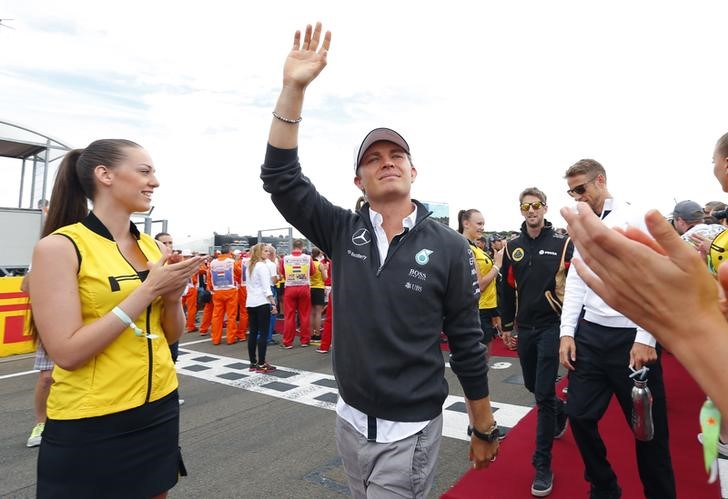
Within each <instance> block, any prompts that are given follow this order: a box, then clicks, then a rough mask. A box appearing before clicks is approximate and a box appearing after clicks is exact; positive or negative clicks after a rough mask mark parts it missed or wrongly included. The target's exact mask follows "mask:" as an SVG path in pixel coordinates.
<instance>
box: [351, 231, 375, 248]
mask: <svg viewBox="0 0 728 499" xmlns="http://www.w3.org/2000/svg"><path fill="white" fill-rule="evenodd" d="M351 242H352V243H354V244H355V245H356V246H364V245H365V244H369V243H370V242H372V237H371V236H370V235H369V231H368V230H367V229H359V230H358V231H356V232H354V235H353V236H351Z"/></svg>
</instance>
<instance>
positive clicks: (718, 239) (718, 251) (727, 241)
mask: <svg viewBox="0 0 728 499" xmlns="http://www.w3.org/2000/svg"><path fill="white" fill-rule="evenodd" d="M726 250H728V230H724V231H723V232H721V233H720V234H718V235H717V236H715V239H713V241H712V242H711V243H710V252H709V253H708V270H710V271H711V272H712V273H713V274H714V275H717V274H718V267H720V266H721V264H722V263H723V262H724V261H725V260H726V259H728V252H727V251H726Z"/></svg>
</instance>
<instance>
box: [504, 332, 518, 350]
mask: <svg viewBox="0 0 728 499" xmlns="http://www.w3.org/2000/svg"><path fill="white" fill-rule="evenodd" d="M501 338H503V344H504V345H505V346H506V348H507V349H508V350H515V349H516V348H518V340H517V339H516V338H515V337H514V336H513V331H503V333H502V334H501Z"/></svg>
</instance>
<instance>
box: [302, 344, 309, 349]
mask: <svg viewBox="0 0 728 499" xmlns="http://www.w3.org/2000/svg"><path fill="white" fill-rule="evenodd" d="M309 345H310V343H301V347H303V348H305V347H307V346H309Z"/></svg>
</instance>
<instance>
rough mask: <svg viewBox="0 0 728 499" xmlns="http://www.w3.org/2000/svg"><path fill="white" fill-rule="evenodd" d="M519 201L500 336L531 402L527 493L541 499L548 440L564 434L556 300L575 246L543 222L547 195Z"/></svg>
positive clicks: (547, 484) (549, 480)
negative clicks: (511, 347) (532, 445)
mask: <svg viewBox="0 0 728 499" xmlns="http://www.w3.org/2000/svg"><path fill="white" fill-rule="evenodd" d="M519 201H520V207H521V214H523V218H525V221H524V222H523V225H521V234H520V236H518V237H517V238H516V239H513V240H511V241H508V243H507V244H506V246H505V253H504V256H503V268H502V269H501V273H502V274H503V278H504V281H505V283H504V285H503V300H502V301H503V303H502V304H501V309H502V310H501V314H502V322H503V337H504V341H506V343H507V344H512V343H513V334H512V333H513V331H514V330H517V331H518V357H519V359H520V361H521V369H522V371H523V383H524V385H525V386H526V388H527V389H528V391H530V392H531V393H533V394H534V396H535V398H536V405H537V406H538V419H537V422H536V450H535V451H534V453H533V458H532V461H531V462H532V464H533V466H534V468H536V476H535V478H534V480H533V483H532V484H531V494H532V495H534V496H536V497H545V496H547V495H549V494H550V493H551V489H552V487H553V480H554V476H553V473H552V471H551V448H552V447H553V441H554V438H560V437H561V436H562V435H563V434H564V432H565V431H566V414H565V412H564V407H563V406H564V404H563V402H562V401H561V400H559V399H558V398H557V397H556V390H555V387H554V384H555V382H556V375H557V373H558V369H559V323H560V315H561V298H562V297H563V293H564V282H565V280H566V272H567V270H568V268H569V264H570V262H571V255H572V253H573V251H574V246H573V244H572V243H571V240H570V239H569V238H568V237H567V236H564V235H562V234H558V233H556V232H555V231H554V229H553V227H552V225H551V223H550V222H548V221H547V220H546V219H545V218H544V217H545V215H546V211H547V210H548V207H547V206H546V194H544V193H543V192H542V191H540V190H539V189H537V188H535V187H530V188H528V189H525V190H524V191H523V192H522V193H521V195H520V196H519Z"/></svg>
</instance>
